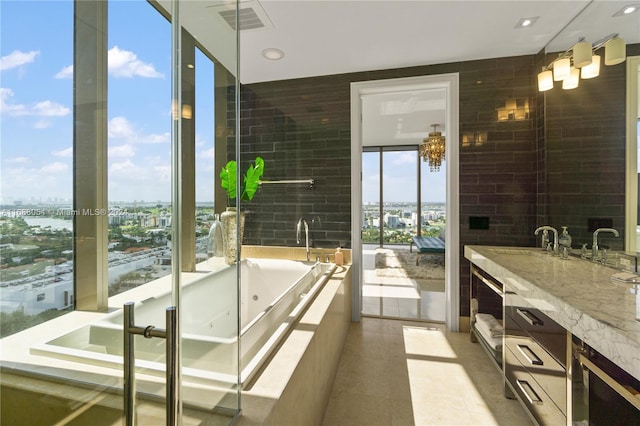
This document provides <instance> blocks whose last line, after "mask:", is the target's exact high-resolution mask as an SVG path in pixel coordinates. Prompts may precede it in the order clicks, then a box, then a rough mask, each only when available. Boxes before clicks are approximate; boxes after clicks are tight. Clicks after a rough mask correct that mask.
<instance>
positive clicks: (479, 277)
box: [471, 269, 503, 296]
mask: <svg viewBox="0 0 640 426" xmlns="http://www.w3.org/2000/svg"><path fill="white" fill-rule="evenodd" d="M471 273H472V274H473V276H475V277H476V278H478V279H479V280H480V281H482V282H483V283H485V284H486V285H487V286H488V287H489V288H490V289H491V290H493V291H495V292H496V293H498V294H499V295H500V296H502V295H503V291H502V289H501V288H500V287H499V286H498V285H496V284H494V283H493V282H491V281H489V280H488V279H487V278H485V277H483V276H482V275H480V274H479V273H478V272H477V271H476V270H475V269H473V270H472V271H471Z"/></svg>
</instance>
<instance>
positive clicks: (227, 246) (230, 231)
mask: <svg viewBox="0 0 640 426" xmlns="http://www.w3.org/2000/svg"><path fill="white" fill-rule="evenodd" d="M237 221H238V212H237V209H236V208H235V207H227V210H226V211H224V212H222V214H221V215H220V223H222V231H223V236H224V260H225V261H226V262H227V264H229V265H231V264H234V263H236V262H237V261H238V253H239V249H240V245H241V244H242V236H243V235H244V212H240V242H238V233H237V229H238V225H237V223H238V222H237Z"/></svg>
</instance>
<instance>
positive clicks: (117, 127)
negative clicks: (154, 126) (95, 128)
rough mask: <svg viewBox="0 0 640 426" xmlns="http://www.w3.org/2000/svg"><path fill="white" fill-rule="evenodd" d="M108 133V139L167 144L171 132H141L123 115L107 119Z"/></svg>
mask: <svg viewBox="0 0 640 426" xmlns="http://www.w3.org/2000/svg"><path fill="white" fill-rule="evenodd" d="M108 135H109V138H110V139H121V140H125V141H127V142H129V143H144V144H168V143H169V142H170V141H171V134H170V133H169V132H166V133H148V134H147V133H142V132H139V131H138V130H136V129H135V128H134V126H133V125H132V124H131V123H130V122H129V120H127V119H126V118H125V117H114V118H112V119H111V120H109V125H108Z"/></svg>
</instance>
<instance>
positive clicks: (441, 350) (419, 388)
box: [323, 317, 532, 426]
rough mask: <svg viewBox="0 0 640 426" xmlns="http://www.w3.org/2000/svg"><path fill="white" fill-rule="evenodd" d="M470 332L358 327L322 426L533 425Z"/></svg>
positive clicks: (371, 323) (402, 325)
mask: <svg viewBox="0 0 640 426" xmlns="http://www.w3.org/2000/svg"><path fill="white" fill-rule="evenodd" d="M490 362H491V361H490V360H489V358H488V356H487V355H486V354H485V352H484V351H483V350H482V348H481V347H480V346H479V344H477V343H471V342H470V341H469V335H468V334H467V333H451V332H448V331H447V330H446V327H445V326H444V325H442V324H430V323H424V322H411V321H399V320H389V319H380V318H366V317H365V318H363V319H362V321H361V322H360V323H352V324H351V328H350V329H349V335H348V337H347V340H346V343H345V349H344V352H343V354H342V358H341V360H340V365H339V367H338V372H337V375H336V379H335V382H334V385H333V390H332V393H331V397H330V401H329V404H328V407H327V410H326V412H325V418H324V423H323V426H347V425H348V426H356V425H366V426H386V425H394V426H395V425H420V426H422V425H509V426H515V425H530V424H532V423H531V421H530V420H529V418H528V416H527V415H526V413H525V412H524V411H523V410H522V408H521V407H520V405H519V404H518V402H516V401H515V400H509V399H506V398H505V397H504V396H503V390H502V389H503V388H502V386H503V385H502V380H501V377H500V374H499V372H498V370H497V369H496V368H495V367H494V366H493V365H491V363H490Z"/></svg>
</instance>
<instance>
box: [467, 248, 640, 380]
mask: <svg viewBox="0 0 640 426" xmlns="http://www.w3.org/2000/svg"><path fill="white" fill-rule="evenodd" d="M464 255H465V257H466V258H467V259H468V260H469V261H470V262H471V263H473V264H474V265H476V266H478V267H479V268H481V269H483V270H484V271H486V272H487V273H489V274H490V275H492V276H493V277H494V278H496V279H497V280H498V281H500V282H501V283H502V284H503V285H504V287H505V291H513V292H516V293H517V294H518V295H519V296H521V297H522V298H524V299H525V300H526V301H527V302H529V303H530V304H531V305H532V306H533V307H535V308H537V309H540V310H541V311H542V312H543V313H545V314H546V315H548V316H549V317H550V318H551V319H553V320H554V321H556V322H557V323H558V324H560V325H561V326H562V327H564V328H565V329H567V330H569V331H570V332H571V333H572V334H573V335H575V336H577V337H578V338H580V339H581V340H583V341H584V342H585V343H587V344H588V345H590V346H591V347H593V348H594V349H595V350H597V351H598V352H600V353H601V354H603V355H604V356H606V357H607V358H608V359H610V360H611V361H613V362H614V363H616V364H617V365H618V366H620V367H621V368H623V369H624V370H625V371H627V372H629V373H630V374H631V375H633V376H634V377H635V378H636V379H640V321H637V320H636V294H635V290H636V289H634V288H633V285H632V284H625V283H621V282H617V281H613V280H612V279H611V276H612V275H613V274H615V273H618V272H619V271H618V270H616V269H613V268H610V267H607V266H603V265H601V264H598V263H595V262H591V261H588V260H583V259H579V258H575V257H571V258H569V259H561V258H560V257H559V256H550V255H548V254H545V253H543V252H542V251H541V250H539V249H537V248H533V247H526V248H525V247H492V246H465V250H464Z"/></svg>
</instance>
